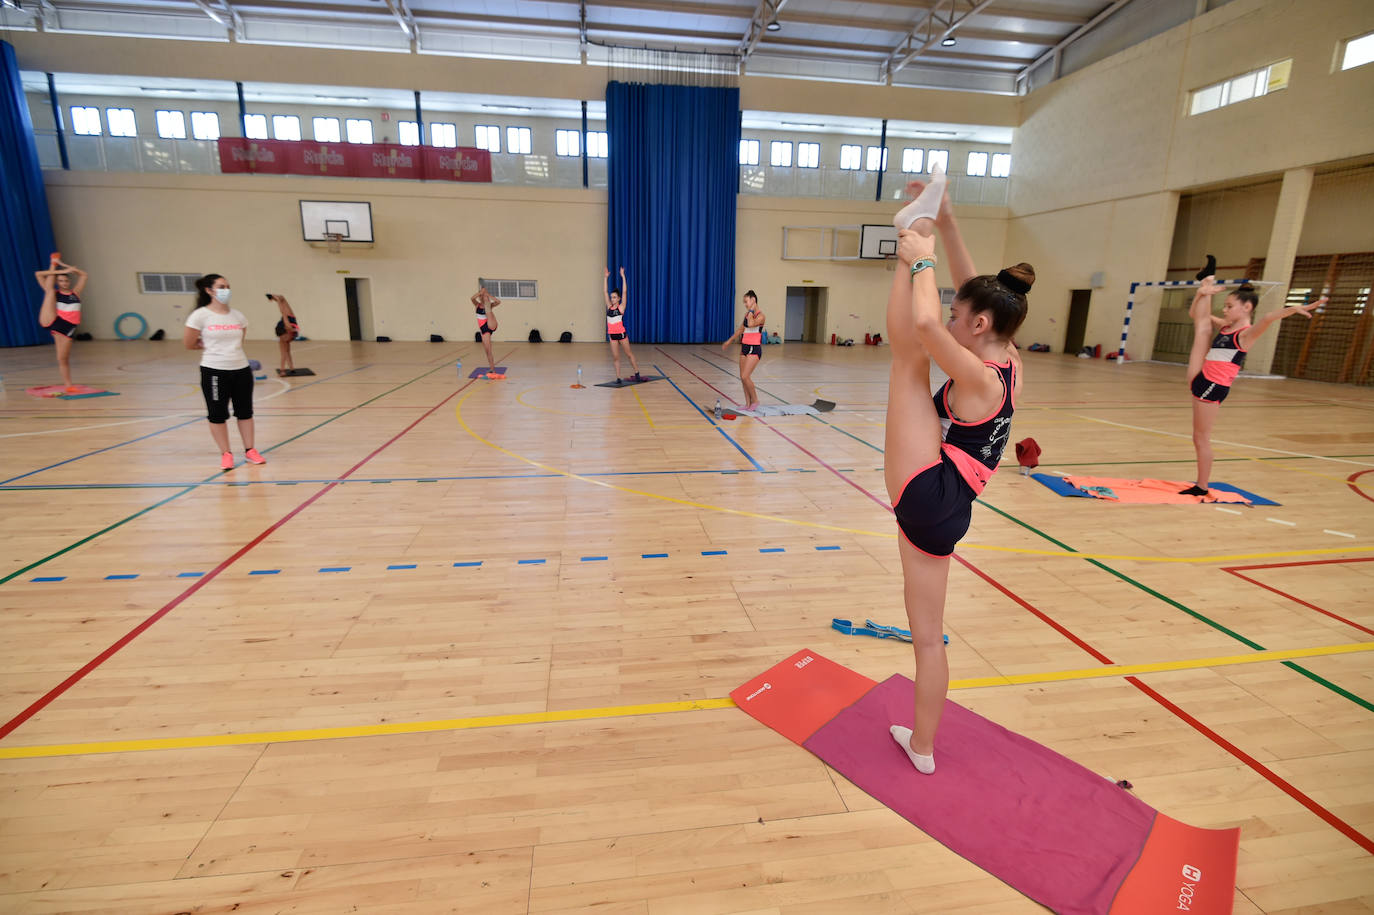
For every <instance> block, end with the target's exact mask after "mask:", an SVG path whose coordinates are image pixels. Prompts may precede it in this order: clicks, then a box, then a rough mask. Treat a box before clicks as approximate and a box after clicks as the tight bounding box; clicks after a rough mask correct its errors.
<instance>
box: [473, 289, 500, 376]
mask: <svg viewBox="0 0 1374 915" xmlns="http://www.w3.org/2000/svg"><path fill="white" fill-rule="evenodd" d="M468 301H470V302H471V303H472V307H473V309H474V310H475V312H476V314H477V332H478V334H479V335H481V337H482V349H484V350H485V351H486V354H487V365H488V366H489V367H490V371H491V374H492V375H495V374H496V357H494V356H492V354H491V335H492V334H494V333H496V326H497V325H496V306H497V305H500V304H501V300H500V299H498V298H497V297H496V296H494V295H492V294H491V293H490V292H487V283H486V281H485V280H481V281H479V283H478V287H477V292H476V294H475V295H473V296H472V298H470V299H469V300H468Z"/></svg>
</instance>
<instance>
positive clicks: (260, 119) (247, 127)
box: [243, 114, 267, 140]
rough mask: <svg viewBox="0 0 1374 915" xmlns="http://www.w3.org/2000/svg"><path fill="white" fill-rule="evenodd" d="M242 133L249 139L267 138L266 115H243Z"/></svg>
mask: <svg viewBox="0 0 1374 915" xmlns="http://www.w3.org/2000/svg"><path fill="white" fill-rule="evenodd" d="M243 135H244V136H245V137H247V138H248V139H250V140H266V139H267V115H265V114H246V115H244V116H243Z"/></svg>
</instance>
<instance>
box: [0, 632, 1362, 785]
mask: <svg viewBox="0 0 1374 915" xmlns="http://www.w3.org/2000/svg"><path fill="white" fill-rule="evenodd" d="M1370 651H1374V642H1349V643H1344V644H1336V645H1319V646H1314V647H1310V648H1288V649H1278V650H1274V651H1266V652H1256V653H1252V654H1246V655H1230V656H1226V657H1216V658H1195V659H1189V660H1176V661H1158V662H1153V663H1144V664H1113V665H1109V666H1103V667H1089V668H1083V669H1078V670H1050V671H1042V672H1038V673H1025V674H1007V675H1004V676H993V677H969V678H965V679H959V680H951V681H950V684H949V687H950V689H951V690H967V689H987V688H992V687H1006V686H1027V685H1033V684H1038V683H1066V682H1071V681H1078V680H1100V679H1104V678H1111V677H1136V676H1142V675H1149V674H1155V673H1172V672H1176V671H1183V670H1205V669H1208V668H1214V667H1230V666H1235V665H1244V664H1262V663H1275V662H1278V661H1283V660H1287V659H1291V658H1312V657H1328V656H1334V655H1343V654H1356V653H1361V652H1370ZM734 707H735V702H734V700H732V699H730V698H729V697H728V696H727V697H722V698H717V699H691V700H685V701H677V702H656V703H643V704H639V705H619V706H607V707H601V708H582V709H566V710H560V711H548V712H525V713H520V714H511V715H482V716H474V717H468V718H445V719H438V720H433V721H409V722H404V721H403V722H390V723H387V724H366V725H354V726H336V727H327V728H301V729H298V730H290V731H257V732H246V733H240V734H207V735H201V736H196V737H157V738H148V739H143V740H138V739H134V740H110V741H93V742H87V743H69V744H45V745H36V746H13V747H0V759H34V758H41V757H54V756H82V755H89V754H95V753H135V752H144V751H148V750H181V749H193V748H210V747H228V746H242V745H245V744H260V743H300V742H305V741H314V740H337V739H346V738H352V737H378V736H388V735H391V736H394V735H404V734H422V733H429V732H434V731H463V730H473V729H477V728H493V727H510V726H514V725H524V724H550V723H555V722H560V721H585V720H590V719H604V718H633V717H641V716H645V715H662V714H671V713H676V712H696V711H708V710H712V709H723V708H734Z"/></svg>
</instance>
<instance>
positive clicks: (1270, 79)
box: [1188, 57, 1293, 115]
mask: <svg viewBox="0 0 1374 915" xmlns="http://www.w3.org/2000/svg"><path fill="white" fill-rule="evenodd" d="M1292 69H1293V59H1292V58H1291V57H1290V58H1288V59H1286V60H1280V61H1278V62H1276V63H1272V64H1270V65H1269V66H1267V67H1260V68H1259V69H1258V70H1251V71H1250V72H1248V73H1242V74H1241V75H1240V76H1232V77H1229V78H1228V79H1224V80H1222V81H1221V82H1219V83H1212V85H1210V86H1203V87H1202V88H1201V89H1194V90H1193V91H1192V93H1191V94H1190V96H1189V99H1188V113H1189V114H1190V115H1191V114H1205V113H1206V112H1208V111H1215V110H1216V109H1218V108H1225V107H1226V106H1227V105H1234V104H1236V103H1237V102H1245V101H1249V100H1250V99H1252V98H1259V97H1260V96H1261V95H1268V94H1269V93H1271V92H1277V91H1278V90H1280V89H1286V88H1288V74H1289V72H1290V71H1291V70H1292Z"/></svg>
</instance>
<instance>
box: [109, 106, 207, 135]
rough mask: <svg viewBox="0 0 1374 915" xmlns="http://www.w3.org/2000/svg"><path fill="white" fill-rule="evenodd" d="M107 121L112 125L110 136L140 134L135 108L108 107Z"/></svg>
mask: <svg viewBox="0 0 1374 915" xmlns="http://www.w3.org/2000/svg"><path fill="white" fill-rule="evenodd" d="M193 117H194V115H193ZM105 122H106V123H107V124H109V125H110V136H112V137H136V136H138V127H137V125H136V124H135V123H134V110H133V109H132V108H106V109H105Z"/></svg>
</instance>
